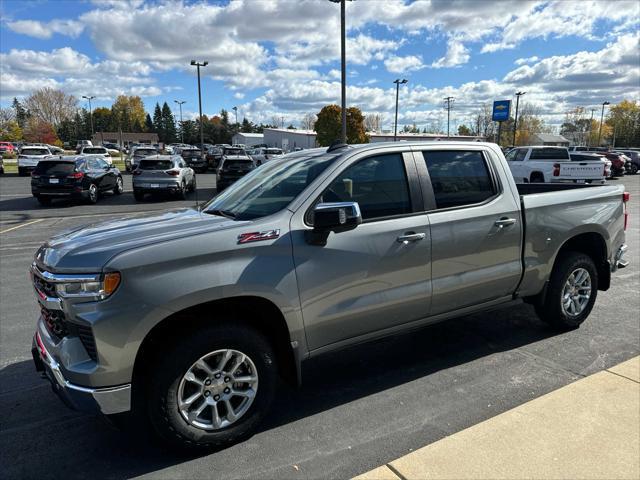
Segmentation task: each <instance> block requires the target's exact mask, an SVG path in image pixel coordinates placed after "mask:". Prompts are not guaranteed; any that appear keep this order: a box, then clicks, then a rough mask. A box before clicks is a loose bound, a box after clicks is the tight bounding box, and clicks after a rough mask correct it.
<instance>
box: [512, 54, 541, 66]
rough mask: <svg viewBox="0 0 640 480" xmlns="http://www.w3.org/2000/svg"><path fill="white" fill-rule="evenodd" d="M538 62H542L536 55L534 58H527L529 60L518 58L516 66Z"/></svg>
mask: <svg viewBox="0 0 640 480" xmlns="http://www.w3.org/2000/svg"><path fill="white" fill-rule="evenodd" d="M538 60H540V58H539V57H537V56H536V55H534V56H533V57H527V58H518V59H517V60H516V61H515V62H513V63H515V64H516V65H525V64H527V63H533V62H537V61H538Z"/></svg>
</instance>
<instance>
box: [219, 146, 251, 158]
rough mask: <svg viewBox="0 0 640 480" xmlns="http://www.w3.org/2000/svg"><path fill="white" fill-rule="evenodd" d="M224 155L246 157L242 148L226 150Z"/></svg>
mask: <svg viewBox="0 0 640 480" xmlns="http://www.w3.org/2000/svg"><path fill="white" fill-rule="evenodd" d="M224 154H225V155H240V156H243V157H244V156H245V155H246V153H245V151H244V150H243V149H242V148H225V149H224Z"/></svg>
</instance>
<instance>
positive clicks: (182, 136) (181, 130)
mask: <svg viewBox="0 0 640 480" xmlns="http://www.w3.org/2000/svg"><path fill="white" fill-rule="evenodd" d="M174 102H175V103H177V104H178V105H179V106H180V143H184V128H183V126H182V105H183V104H185V103H187V101H186V100H174Z"/></svg>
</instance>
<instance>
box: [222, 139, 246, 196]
mask: <svg viewBox="0 0 640 480" xmlns="http://www.w3.org/2000/svg"><path fill="white" fill-rule="evenodd" d="M254 168H256V162H255V161H254V160H253V158H251V157H250V156H249V154H247V152H246V151H245V150H244V148H236V147H226V148H225V149H224V150H223V152H222V159H221V160H220V165H219V166H218V171H217V174H216V188H217V190H218V192H221V191H222V190H224V189H225V188H227V187H228V186H229V185H231V184H232V183H233V182H235V181H236V180H238V179H240V178H242V177H243V176H245V175H246V174H247V173H249V172H250V171H251V170H253V169H254Z"/></svg>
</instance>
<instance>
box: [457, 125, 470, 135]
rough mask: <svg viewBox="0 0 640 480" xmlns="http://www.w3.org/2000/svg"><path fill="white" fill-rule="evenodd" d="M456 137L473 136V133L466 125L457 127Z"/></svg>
mask: <svg viewBox="0 0 640 480" xmlns="http://www.w3.org/2000/svg"><path fill="white" fill-rule="evenodd" d="M458 135H473V132H472V131H471V129H470V128H469V127H467V126H466V125H460V126H458Z"/></svg>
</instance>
